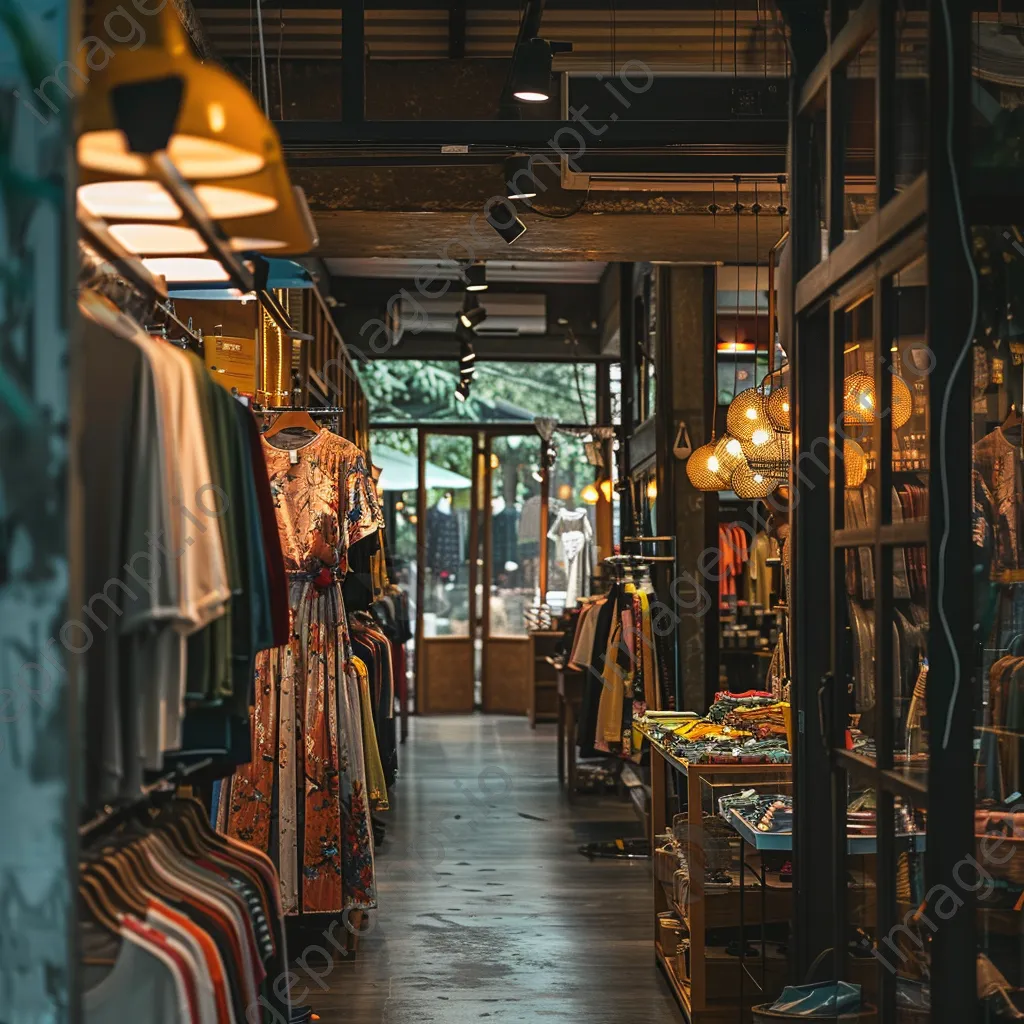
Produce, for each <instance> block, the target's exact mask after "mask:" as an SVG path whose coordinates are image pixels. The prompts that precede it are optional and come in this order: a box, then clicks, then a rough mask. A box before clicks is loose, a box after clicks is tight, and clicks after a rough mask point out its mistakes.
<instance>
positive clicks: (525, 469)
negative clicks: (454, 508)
mask: <svg viewBox="0 0 1024 1024" xmlns="http://www.w3.org/2000/svg"><path fill="white" fill-rule="evenodd" d="M483 463H484V479H485V484H484V493H485V494H486V495H487V500H486V501H485V502H484V507H483V521H482V529H481V535H482V541H483V552H482V559H481V569H482V573H481V576H482V586H481V596H482V622H481V627H482V628H481V640H482V644H481V684H482V685H481V694H482V701H481V704H482V707H483V709H484V711H487V712H492V713H497V714H518V715H522V714H526V711H527V709H528V707H529V702H530V689H531V687H532V686H533V676H534V671H533V669H534V665H533V654H532V645H531V642H530V633H529V624H528V613H529V612H530V610H531V609H533V608H535V607H536V606H537V605H538V604H540V601H541V592H540V588H541V576H542V574H541V564H542V563H541V559H542V557H543V548H544V540H545V538H546V537H547V532H548V501H547V489H546V487H544V485H543V479H544V478H543V472H544V471H543V469H542V467H541V466H540V439H539V438H538V437H537V435H536V434H531V435H522V434H509V435H488V436H487V437H486V438H485V439H484V452H483Z"/></svg>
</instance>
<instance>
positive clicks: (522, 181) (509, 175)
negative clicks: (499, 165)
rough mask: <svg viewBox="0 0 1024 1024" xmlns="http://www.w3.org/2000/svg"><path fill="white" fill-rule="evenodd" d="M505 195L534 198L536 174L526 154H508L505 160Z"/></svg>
mask: <svg viewBox="0 0 1024 1024" xmlns="http://www.w3.org/2000/svg"><path fill="white" fill-rule="evenodd" d="M505 197H506V198H507V199H535V198H536V197H537V176H536V175H535V174H534V173H533V165H532V164H531V163H530V158H529V157H528V156H510V157H509V158H508V159H507V160H506V161H505Z"/></svg>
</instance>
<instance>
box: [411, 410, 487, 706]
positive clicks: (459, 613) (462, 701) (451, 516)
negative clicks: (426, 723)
mask: <svg viewBox="0 0 1024 1024" xmlns="http://www.w3.org/2000/svg"><path fill="white" fill-rule="evenodd" d="M479 461H480V458H479V449H478V445H477V438H476V435H475V434H474V433H468V432H463V433H454V432H440V431H438V432H430V431H427V430H423V431H421V432H420V440H419V502H418V524H417V526H418V536H417V544H418V547H419V552H420V557H419V565H420V572H419V577H418V581H417V591H418V600H417V602H416V605H417V615H416V631H417V644H416V650H417V659H416V709H417V711H418V712H419V713H420V714H438V713H446V712H447V713H463V714H467V713H469V712H471V711H472V710H473V708H474V706H475V705H476V695H475V682H476V678H477V669H476V643H475V641H476V636H477V621H478V619H477V615H478V606H477V589H478V588H477V574H478V571H479V560H478V558H477V557H476V552H477V551H478V549H479V509H480V486H479V485H480V482H481V478H480V472H479V466H478V463H479Z"/></svg>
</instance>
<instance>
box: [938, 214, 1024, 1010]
mask: <svg viewBox="0 0 1024 1024" xmlns="http://www.w3.org/2000/svg"><path fill="white" fill-rule="evenodd" d="M1019 244H1020V242H1019V239H1018V237H1017V235H1016V229H1014V228H1002V227H991V228H981V229H977V230H976V231H975V236H974V253H975V259H976V263H977V269H978V275H979V277H978V280H979V287H980V290H981V292H980V302H979V310H980V314H981V316H980V321H979V325H978V331H977V333H976V335H975V339H976V340H975V344H974V346H973V351H972V361H971V372H972V399H971V400H972V411H973V424H974V473H973V487H974V503H973V504H974V515H973V523H972V525H971V528H970V533H971V536H972V538H973V544H974V548H973V551H974V564H975V592H974V630H975V636H976V637H977V638H978V644H977V648H976V650H977V659H978V661H977V664H976V665H975V666H974V675H975V678H976V679H977V688H976V692H975V714H976V724H977V729H976V732H975V740H974V747H975V762H976V771H975V786H976V793H977V809H976V812H975V834H976V836H977V840H976V842H977V856H978V858H979V861H980V862H981V863H982V865H983V867H984V868H985V870H986V871H987V873H988V875H989V876H990V877H991V879H992V885H991V886H986V887H985V888H984V889H982V890H981V891H980V892H979V893H978V897H977V899H978V921H977V930H978V939H979V946H980V949H981V954H982V955H981V957H980V958H979V967H978V971H979V981H980V979H981V976H982V971H983V970H984V972H985V975H986V977H987V978H988V979H989V980H990V982H991V984H992V985H993V986H1002V987H1005V988H1008V989H1009V990H1011V991H1012V990H1014V989H1017V988H1018V987H1020V986H1021V985H1022V984H1024V970H1022V967H1021V944H1020V940H1021V930H1020V927H1021V926H1020V923H1019V921H1020V914H1019V913H1015V911H1019V910H1020V907H1021V904H1022V900H1021V891H1022V888H1024V856H1022V854H1021V851H1020V849H1019V846H1020V841H1019V838H1018V837H1019V836H1020V835H1021V834H1022V831H1021V828H1022V826H1021V824H1020V823H1021V822H1022V821H1024V817H1022V816H1021V812H1024V799H1022V797H1021V792H1022V791H1024V774H1022V771H1021V764H1022V755H1024V743H1022V740H1024V716H1022V715H1021V713H1020V701H1019V696H1018V694H1019V687H1018V682H1017V675H1018V674H1019V671H1020V668H1021V666H1024V640H1022V636H1024V625H1022V623H1024V559H1022V557H1021V539H1022V538H1021V532H1020V527H1021V515H1020V509H1021V499H1022V494H1021V444H1022V439H1021V412H1020V411H1021V407H1022V391H1024V332H1022V329H1021V326H1019V321H1018V319H1017V317H1016V316H1015V315H1014V314H1015V311H1016V308H1017V306H1018V304H1019V302H1020V296H1021V295H1024V255H1022V251H1021V250H1019V249H1018V248H1017V246H1018V245H1019ZM964 533H966V530H965V531H964ZM964 539H966V537H964ZM941 724H942V723H939V726H940V727H941ZM932 731H933V733H934V731H935V729H934V727H933V730H932ZM1001 979H1002V980H1001Z"/></svg>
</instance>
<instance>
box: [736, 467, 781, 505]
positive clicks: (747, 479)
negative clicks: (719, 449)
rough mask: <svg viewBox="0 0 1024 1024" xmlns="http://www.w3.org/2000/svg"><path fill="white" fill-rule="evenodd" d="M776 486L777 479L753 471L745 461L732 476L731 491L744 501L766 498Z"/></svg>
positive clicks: (777, 483)
mask: <svg viewBox="0 0 1024 1024" xmlns="http://www.w3.org/2000/svg"><path fill="white" fill-rule="evenodd" d="M778 486H779V480H778V478H777V477H772V476H768V474H767V473H764V472H762V471H761V470H759V469H755V468H754V467H753V466H751V465H750V463H748V462H746V461H744V462H742V463H740V465H739V466H737V467H736V470H735V471H734V472H733V474H732V489H733V490H734V491H735V492H736V496H737V497H738V498H743V500H744V501H752V500H753V499H755V498H767V497H768V495H769V494H771V493H772V491H774V490H775V488H776V487H778Z"/></svg>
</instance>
